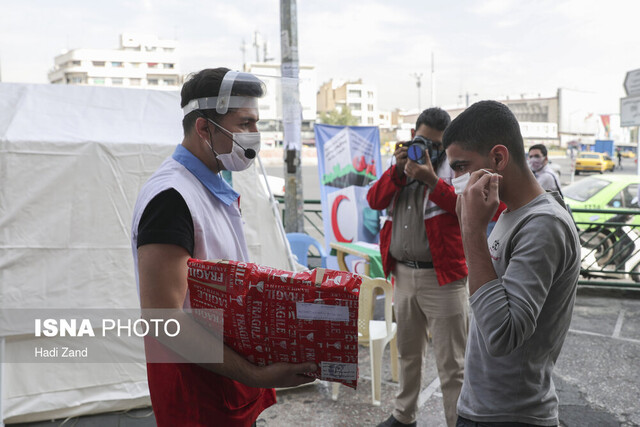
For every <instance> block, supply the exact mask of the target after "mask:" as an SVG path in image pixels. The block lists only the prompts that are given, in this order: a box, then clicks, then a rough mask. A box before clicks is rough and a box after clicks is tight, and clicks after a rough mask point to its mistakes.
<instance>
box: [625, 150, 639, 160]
mask: <svg viewBox="0 0 640 427" xmlns="http://www.w3.org/2000/svg"><path fill="white" fill-rule="evenodd" d="M622 157H624V158H627V159H635V157H636V153H634V152H633V151H623V152H622Z"/></svg>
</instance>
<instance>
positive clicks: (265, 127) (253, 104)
mask: <svg viewBox="0 0 640 427" xmlns="http://www.w3.org/2000/svg"><path fill="white" fill-rule="evenodd" d="M252 71H255V74H253V73H245V72H239V71H228V72H227V74H225V76H224V78H223V81H222V84H221V86H220V93H219V94H218V96H215V97H206V98H198V99H193V100H191V101H189V102H188V103H187V105H185V106H184V108H183V113H184V115H185V116H186V115H187V114H189V113H191V112H192V111H195V110H213V111H216V112H217V113H218V114H226V113H227V112H229V111H232V110H233V109H239V108H249V109H257V110H258V117H259V118H260V120H259V122H258V131H259V132H260V139H261V146H262V148H263V149H264V148H267V149H268V148H273V147H280V146H284V147H285V148H295V149H298V150H299V149H301V146H302V143H303V141H313V140H314V134H313V123H314V122H315V119H316V117H315V100H316V92H317V90H316V87H315V75H314V74H313V73H312V72H311V71H303V70H301V71H300V78H299V79H293V78H287V77H280V76H278V75H267V74H276V73H277V74H279V71H278V70H275V69H274V68H273V67H268V68H256V69H255V70H252ZM247 92H248V93H250V94H252V95H251V96H246V95H245V94H246V93H247ZM296 93H299V95H296ZM241 94H242V95H241ZM302 105H306V106H307V108H302ZM285 134H286V140H285Z"/></svg>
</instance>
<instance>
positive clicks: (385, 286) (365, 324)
mask: <svg viewBox="0 0 640 427" xmlns="http://www.w3.org/2000/svg"><path fill="white" fill-rule="evenodd" d="M378 294H384V320H373V309H374V305H375V301H376V295H378ZM392 295H393V290H392V287H391V283H389V282H388V281H387V280H385V279H383V278H376V279H372V278H370V277H367V276H362V286H361V287H360V297H359V301H358V305H359V310H358V344H362V345H368V346H369V351H370V358H371V399H372V404H373V405H374V406H380V394H381V391H380V386H381V383H382V354H383V353H384V348H385V347H386V346H387V344H389V343H390V346H389V347H390V350H391V377H392V378H393V380H394V381H396V382H397V381H398V347H397V345H396V331H397V330H398V327H397V325H396V323H395V322H392V313H391V310H392V307H391V303H392V301H391V299H392ZM339 387H340V384H339V383H333V390H332V393H331V398H332V399H333V400H338V393H339V391H340V389H339Z"/></svg>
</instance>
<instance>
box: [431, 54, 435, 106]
mask: <svg viewBox="0 0 640 427" xmlns="http://www.w3.org/2000/svg"><path fill="white" fill-rule="evenodd" d="M431 106H432V107H435V106H436V66H435V62H434V59H433V51H431Z"/></svg>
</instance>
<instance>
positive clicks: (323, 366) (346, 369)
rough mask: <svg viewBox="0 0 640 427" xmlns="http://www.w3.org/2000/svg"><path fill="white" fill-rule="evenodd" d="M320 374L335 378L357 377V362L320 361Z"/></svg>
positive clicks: (347, 378)
mask: <svg viewBox="0 0 640 427" xmlns="http://www.w3.org/2000/svg"><path fill="white" fill-rule="evenodd" d="M320 376H321V377H322V378H326V379H335V380H356V379H358V364H357V363H338V362H320Z"/></svg>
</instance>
